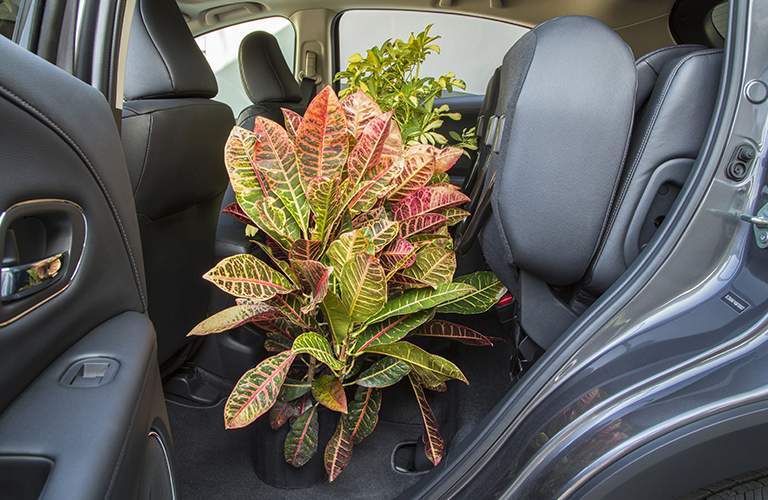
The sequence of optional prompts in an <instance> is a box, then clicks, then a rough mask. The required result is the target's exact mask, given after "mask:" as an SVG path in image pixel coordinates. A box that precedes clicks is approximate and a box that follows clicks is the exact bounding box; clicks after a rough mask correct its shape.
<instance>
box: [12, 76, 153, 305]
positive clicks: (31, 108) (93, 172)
mask: <svg viewBox="0 0 768 500" xmlns="http://www.w3.org/2000/svg"><path fill="white" fill-rule="evenodd" d="M0 90H2V91H3V92H5V93H6V94H7V95H8V96H10V97H11V98H12V100H15V101H16V103H17V104H18V105H20V106H21V107H22V108H24V109H26V110H27V111H28V112H30V113H31V114H33V115H35V116H36V117H37V119H38V120H40V121H42V122H43V123H45V124H46V125H48V127H50V128H51V129H52V130H53V131H55V132H56V133H57V134H59V136H60V137H62V138H63V139H65V141H66V142H67V143H68V144H69V147H71V148H72V149H73V150H74V151H75V152H76V153H77V155H78V156H79V157H80V158H81V160H82V161H83V162H84V163H85V164H86V166H87V167H88V169H89V170H90V172H91V175H92V176H93V177H94V179H95V180H96V183H97V184H98V185H99V188H100V189H101V191H102V193H103V194H104V198H106V200H107V203H108V204H109V207H110V210H111V211H112V217H113V218H114V219H115V222H116V223H117V226H118V230H119V231H120V234H121V236H122V238H123V246H124V247H125V250H126V252H127V253H128V260H130V262H131V268H132V269H133V275H134V276H133V277H134V279H135V280H136V288H137V289H138V292H139V298H140V299H141V303H142V305H143V306H144V308H145V310H146V308H147V301H146V297H145V296H144V290H143V289H142V287H141V275H140V273H139V269H138V265H137V264H136V260H135V258H134V255H133V251H132V250H131V246H130V243H129V240H128V235H127V234H126V232H125V227H124V226H123V222H122V219H121V218H120V215H119V213H118V211H117V206H116V205H115V203H114V201H113V200H112V197H111V196H110V194H109V191H108V189H107V187H106V185H105V184H104V181H103V180H102V179H101V176H99V174H98V172H97V171H96V169H95V168H94V166H93V164H92V163H91V161H90V159H89V158H88V156H87V155H86V154H85V152H84V151H83V150H82V149H81V148H80V146H79V145H78V144H77V143H76V142H75V141H74V140H73V139H72V138H71V137H70V136H69V134H67V133H66V132H65V131H64V130H63V129H62V128H61V127H59V125H57V124H56V123H55V122H54V121H53V120H52V119H51V118H49V117H48V115H46V114H45V113H43V112H42V111H40V110H39V109H37V108H36V107H35V106H33V105H32V104H30V103H29V102H27V101H26V100H25V99H24V98H22V97H20V96H19V95H17V94H16V93H14V92H13V91H12V90H10V89H9V88H7V87H6V86H4V85H3V84H0Z"/></svg>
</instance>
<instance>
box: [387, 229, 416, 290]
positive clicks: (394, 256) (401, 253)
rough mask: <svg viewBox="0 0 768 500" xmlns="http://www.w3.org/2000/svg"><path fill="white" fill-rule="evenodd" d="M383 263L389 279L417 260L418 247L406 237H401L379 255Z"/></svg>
mask: <svg viewBox="0 0 768 500" xmlns="http://www.w3.org/2000/svg"><path fill="white" fill-rule="evenodd" d="M379 260H381V265H382V266H384V269H385V270H386V272H387V280H389V279H390V278H391V277H392V275H393V274H394V273H396V272H397V271H399V270H400V269H403V268H406V267H409V266H412V265H413V263H414V262H416V247H415V246H413V244H412V243H411V242H409V241H408V240H406V239H403V238H399V239H397V240H395V241H394V242H393V243H390V244H389V245H388V246H387V248H385V249H384V251H383V252H381V255H380V256H379Z"/></svg>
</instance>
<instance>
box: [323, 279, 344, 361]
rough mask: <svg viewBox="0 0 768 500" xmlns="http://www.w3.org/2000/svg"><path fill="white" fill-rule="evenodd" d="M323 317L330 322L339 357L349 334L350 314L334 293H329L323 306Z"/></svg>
mask: <svg viewBox="0 0 768 500" xmlns="http://www.w3.org/2000/svg"><path fill="white" fill-rule="evenodd" d="M321 308H322V310H323V315H324V316H325V319H326V320H327V321H328V326H329V327H330V329H331V334H332V336H333V344H334V346H335V347H336V355H339V354H340V352H339V350H340V348H341V346H342V345H343V344H344V340H345V339H346V338H347V333H348V332H349V324H350V320H349V314H347V310H346V308H345V307H344V304H342V303H341V300H339V298H338V297H337V296H336V295H335V294H334V293H333V292H328V294H326V296H325V299H324V300H323V302H322V304H321Z"/></svg>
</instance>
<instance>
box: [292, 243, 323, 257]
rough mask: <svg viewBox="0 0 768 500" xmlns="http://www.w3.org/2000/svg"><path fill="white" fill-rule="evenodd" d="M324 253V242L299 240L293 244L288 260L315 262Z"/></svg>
mask: <svg viewBox="0 0 768 500" xmlns="http://www.w3.org/2000/svg"><path fill="white" fill-rule="evenodd" d="M322 251H323V242H321V241H316V240H303V239H299V240H296V241H294V242H293V244H292V245H291V248H290V251H289V252H288V258H289V259H290V260H296V261H298V260H315V259H317V258H318V257H319V256H320V253H321V252H322Z"/></svg>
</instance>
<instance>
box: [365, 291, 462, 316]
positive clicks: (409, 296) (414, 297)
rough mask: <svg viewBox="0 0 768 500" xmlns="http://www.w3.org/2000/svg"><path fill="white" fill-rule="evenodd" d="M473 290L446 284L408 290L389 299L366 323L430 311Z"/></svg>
mask: <svg viewBox="0 0 768 500" xmlns="http://www.w3.org/2000/svg"><path fill="white" fill-rule="evenodd" d="M473 290H475V288H474V287H473V286H472V285H468V284H465V283H446V284H444V285H439V286H438V287H437V288H427V289H422V290H409V291H407V292H405V293H403V294H402V295H398V296H397V297H394V298H392V299H390V300H389V301H388V302H387V303H386V304H385V305H384V307H383V308H382V309H381V310H380V311H379V312H378V313H376V315H374V316H373V317H371V318H369V319H368V323H369V324H370V323H375V322H378V321H384V320H385V319H387V318H391V317H392V316H400V315H402V314H411V313H415V312H419V311H423V310H424V309H431V308H433V307H437V306H439V305H441V304H444V303H446V302H449V301H451V300H456V299H458V298H459V297H461V296H462V295H466V294H468V293H471V292H472V291H473Z"/></svg>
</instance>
